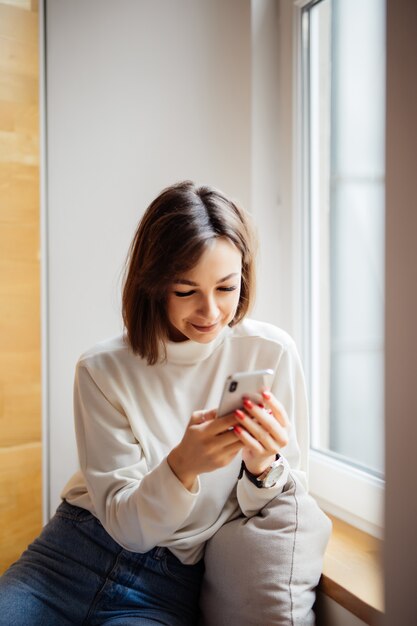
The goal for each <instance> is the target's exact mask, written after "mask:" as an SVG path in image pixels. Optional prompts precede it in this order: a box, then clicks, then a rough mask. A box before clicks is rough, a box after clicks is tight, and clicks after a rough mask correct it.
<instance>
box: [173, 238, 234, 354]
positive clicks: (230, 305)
mask: <svg viewBox="0 0 417 626" xmlns="http://www.w3.org/2000/svg"><path fill="white" fill-rule="evenodd" d="M241 270H242V255H241V253H240V251H239V250H238V249H237V248H236V246H235V245H234V244H233V243H232V242H231V241H230V240H229V239H227V238H226V237H218V238H216V239H213V242H212V244H211V245H210V246H209V247H208V248H207V249H206V250H205V251H204V253H203V254H202V256H201V257H200V259H199V261H198V263H197V265H195V266H194V267H193V269H191V270H190V271H188V272H186V273H185V274H183V275H181V276H177V277H176V278H175V280H174V282H173V283H172V284H171V285H170V287H169V290H168V297H167V314H168V322H169V334H168V337H169V339H170V340H171V341H186V340H187V339H192V340H193V341H197V342H199V343H208V342H210V341H213V339H214V338H215V337H216V336H217V335H218V334H219V332H220V331H221V329H222V328H224V327H225V326H226V325H227V324H229V322H231V321H232V319H233V318H234V316H235V313H236V309H237V306H238V304H239V297H240V285H241Z"/></svg>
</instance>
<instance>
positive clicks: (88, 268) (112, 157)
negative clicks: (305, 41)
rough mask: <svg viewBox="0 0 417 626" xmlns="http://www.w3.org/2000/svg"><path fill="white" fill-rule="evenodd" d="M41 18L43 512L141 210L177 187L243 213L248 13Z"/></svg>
mask: <svg viewBox="0 0 417 626" xmlns="http://www.w3.org/2000/svg"><path fill="white" fill-rule="evenodd" d="M45 9H46V11H45V12H46V61H47V67H46V85H47V97H46V118H47V125H46V133H47V144H46V159H47V185H46V208H45V210H46V216H45V217H46V228H47V233H46V236H47V240H46V249H45V252H46V254H47V258H44V259H43V262H44V264H47V271H46V272H45V274H46V276H47V279H48V283H47V285H46V292H47V311H46V313H47V314H48V326H47V329H46V336H45V337H44V343H45V350H47V355H48V358H47V366H48V368H47V369H48V371H47V372H45V374H46V375H47V379H48V381H47V382H48V385H47V387H48V389H49V393H48V402H45V405H46V410H47V412H48V421H49V435H50V437H49V439H50V449H49V476H50V492H49V494H50V504H49V506H48V507H47V508H48V509H49V513H50V512H52V511H53V510H54V509H55V507H56V505H57V503H58V500H59V493H60V490H61V489H62V487H63V485H64V484H65V482H66V480H67V479H68V478H69V476H70V475H71V474H72V472H73V471H74V470H75V469H76V466H77V459H76V451H75V440H74V435H73V416H72V383H73V375H74V366H75V363H76V360H77V358H78V356H79V355H80V353H81V352H82V351H83V350H85V349H86V348H88V347H90V346H91V345H93V344H94V343H95V342H96V341H98V340H100V339H103V338H105V337H107V336H110V335H112V334H117V333H118V332H119V331H120V330H121V318H120V312H119V311H120V307H119V288H120V284H119V283H120V281H119V278H120V272H121V268H122V264H123V260H124V257H125V254H126V252H127V248H128V245H129V243H130V239H131V237H132V235H133V231H134V228H135V226H136V224H137V221H138V219H139V217H140V215H141V213H142V212H143V210H144V209H145V208H146V206H147V205H148V203H149V202H150V201H151V200H152V199H153V197H155V195H156V194H157V193H158V192H159V191H160V190H161V189H162V188H163V187H165V186H167V185H168V184H171V183H173V182H175V181H178V180H180V179H184V178H191V179H194V180H196V181H197V182H201V183H209V184H211V185H214V186H217V187H219V188H221V189H223V190H224V191H225V192H226V193H228V194H231V195H232V196H234V197H238V198H239V199H240V200H241V201H242V203H243V204H244V206H246V207H248V208H250V203H251V202H250V201H251V71H250V69H251V42H250V38H251V15H250V2H249V0H228V1H227V2H224V1H223V0H197V1H196V0H175V2H171V1H169V2H167V1H166V0H121V1H120V0H119V1H118V2H114V1H113V0H88V1H85V0H71V2H68V0H49V1H47V3H46V7H45ZM48 405H49V406H48Z"/></svg>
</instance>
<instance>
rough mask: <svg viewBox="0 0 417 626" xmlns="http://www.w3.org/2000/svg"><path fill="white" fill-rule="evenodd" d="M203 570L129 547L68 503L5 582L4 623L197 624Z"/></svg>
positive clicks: (0, 586) (0, 581)
mask: <svg viewBox="0 0 417 626" xmlns="http://www.w3.org/2000/svg"><path fill="white" fill-rule="evenodd" d="M202 573H203V566H202V564H197V566H183V565H182V564H181V563H180V562H179V561H178V559H176V558H175V557H174V555H172V553H170V552H169V551H168V550H167V549H165V548H155V549H154V550H151V551H150V552H148V553H145V554H139V553H132V552H128V551H127V550H124V549H123V548H121V546H119V545H118V544H117V543H116V542H115V541H113V539H112V538H111V537H110V536H109V535H108V534H107V532H106V531H105V529H104V528H103V527H102V526H101V524H100V523H99V522H98V520H97V519H96V518H95V517H94V516H93V515H91V514H90V513H89V512H88V511H85V510H83V509H79V508H78V507H72V506H71V505H68V504H66V503H64V505H62V506H61V507H59V508H58V511H57V514H56V515H55V516H54V517H53V518H52V520H51V521H50V522H49V523H48V524H47V525H46V526H45V528H44V530H43V531H42V533H41V535H40V536H39V537H38V538H37V539H36V540H35V541H34V542H33V543H32V544H31V545H30V546H29V548H28V549H27V550H26V551H25V552H24V553H23V554H22V556H21V558H20V559H19V560H18V561H17V562H16V563H15V564H13V565H12V566H11V567H10V568H9V569H8V570H7V572H6V573H5V574H4V575H3V576H2V577H1V578H0V626H14V625H16V626H17V625H19V626H21V625H22V624H25V623H30V624H31V625H33V626H38V625H39V626H43V625H45V626H55V624H56V625H57V626H58V625H59V626H67V625H70V624H71V626H75V625H77V624H80V625H81V624H89V625H90V626H95V625H96V624H97V625H98V624H100V625H101V624H108V625H109V626H110V625H112V626H113V625H114V626H117V625H118V624H120V626H122V624H123V626H128V625H129V624H130V623H132V624H136V625H137V624H149V625H151V624H154V625H156V624H169V625H170V626H176V625H177V624H178V625H179V626H182V625H185V624H193V623H194V622H195V620H196V617H195V613H196V611H197V604H198V594H199V588H200V582H201V577H202ZM129 620H131V621H130V622H129Z"/></svg>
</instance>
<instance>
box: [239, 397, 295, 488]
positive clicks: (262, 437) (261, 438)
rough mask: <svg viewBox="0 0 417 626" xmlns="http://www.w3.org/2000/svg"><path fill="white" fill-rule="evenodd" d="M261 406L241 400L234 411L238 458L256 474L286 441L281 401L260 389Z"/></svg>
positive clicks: (287, 439)
mask: <svg viewBox="0 0 417 626" xmlns="http://www.w3.org/2000/svg"><path fill="white" fill-rule="evenodd" d="M262 398H263V406H258V405H256V404H254V403H253V402H251V401H250V400H244V401H243V409H244V410H238V411H236V412H235V417H236V421H238V422H239V424H238V426H235V427H234V432H235V433H236V436H237V437H238V438H239V440H240V441H241V443H242V444H243V450H242V459H243V460H244V462H245V465H246V467H247V469H248V470H249V472H250V473H251V474H254V475H255V476H259V475H260V474H262V472H263V471H264V470H265V469H266V468H267V467H269V465H271V463H272V462H273V461H274V460H275V456H276V454H277V453H278V452H280V450H281V448H283V447H285V446H286V445H287V444H288V441H289V430H290V426H291V424H290V422H289V419H288V417H287V414H286V411H285V409H284V407H283V406H282V404H281V403H280V402H279V401H278V400H277V399H276V398H275V396H274V395H273V394H272V393H271V392H270V391H267V390H263V391H262Z"/></svg>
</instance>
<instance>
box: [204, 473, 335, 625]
mask: <svg viewBox="0 0 417 626" xmlns="http://www.w3.org/2000/svg"><path fill="white" fill-rule="evenodd" d="M330 532H331V522H330V520H329V518H328V517H327V516H326V515H324V513H323V512H322V511H321V510H320V508H319V507H318V505H317V503H316V502H315V500H313V498H312V497H311V496H310V495H309V494H308V493H307V492H306V490H305V489H304V487H303V486H302V484H301V483H300V481H299V480H298V478H297V477H296V476H294V475H293V474H292V473H290V475H289V478H288V481H287V483H286V485H285V487H284V491H283V492H282V493H281V494H280V495H279V496H277V497H275V498H274V499H273V500H271V502H269V503H268V504H267V505H266V506H265V507H264V508H263V509H261V511H260V512H259V513H258V514H257V515H255V516H254V517H251V518H246V517H239V518H237V519H234V520H232V521H230V522H228V523H226V524H224V526H222V528H220V530H219V531H218V532H217V533H216V534H215V535H214V536H213V537H212V538H211V539H210V540H209V541H208V542H207V546H206V552H205V565H206V571H205V575H204V580H203V585H202V590H201V599H200V610H201V617H200V623H199V626H223V625H224V626H226V625H227V626H260V625H265V626H274V625H277V626H278V625H279V626H284V625H285V626H287V625H291V626H310V625H311V624H314V622H315V619H314V612H313V604H314V600H315V587H316V586H317V584H318V582H319V579H320V575H321V571H322V565H323V555H324V551H325V548H326V545H327V542H328V540H329V537H330Z"/></svg>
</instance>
